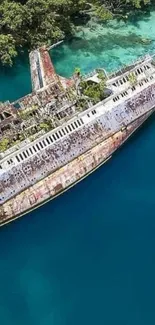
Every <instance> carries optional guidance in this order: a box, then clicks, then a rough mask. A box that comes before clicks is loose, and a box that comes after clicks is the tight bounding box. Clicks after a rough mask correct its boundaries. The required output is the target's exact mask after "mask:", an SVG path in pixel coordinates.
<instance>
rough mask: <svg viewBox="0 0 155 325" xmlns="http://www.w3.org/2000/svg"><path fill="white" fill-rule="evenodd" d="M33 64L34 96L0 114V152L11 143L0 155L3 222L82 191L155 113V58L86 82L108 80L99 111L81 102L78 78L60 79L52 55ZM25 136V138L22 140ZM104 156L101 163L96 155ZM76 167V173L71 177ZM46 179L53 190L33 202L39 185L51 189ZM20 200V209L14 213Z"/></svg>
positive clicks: (41, 53) (37, 55) (38, 54)
mask: <svg viewBox="0 0 155 325" xmlns="http://www.w3.org/2000/svg"><path fill="white" fill-rule="evenodd" d="M30 62H31V76H32V87H33V92H32V94H30V95H28V96H26V97H24V98H22V99H20V100H18V101H16V102H14V103H12V104H10V103H9V102H7V103H5V104H1V106H0V132H1V133H0V134H1V143H2V145H3V142H4V146H5V144H6V143H5V141H7V139H8V137H9V138H10V137H11V138H12V142H11V143H10V144H8V145H7V146H8V147H7V149H6V150H3V147H2V148H1V152H0V204H1V210H0V214H1V218H2V220H5V218H9V217H10V218H13V217H16V215H17V214H22V213H25V212H26V210H29V209H30V208H31V207H32V208H33V207H35V206H36V205H37V204H40V202H43V201H44V200H47V199H50V196H51V197H54V196H55V194H57V193H59V192H62V191H63V190H65V188H67V186H70V185H72V184H73V183H76V182H77V181H78V180H79V179H80V178H81V176H80V171H82V177H84V175H85V174H87V172H90V171H91V170H93V169H94V168H96V167H97V166H98V165H99V164H100V163H102V162H103V161H104V160H106V159H107V158H108V157H109V156H110V155H111V154H112V153H113V152H114V151H115V150H116V149H117V148H118V147H119V146H120V145H121V144H122V142H124V141H125V140H126V138H127V137H128V136H130V134H131V133H132V132H133V131H134V130H135V129H136V128H137V127H138V126H139V125H140V124H142V123H143V121H144V120H145V119H146V118H147V117H148V116H149V115H150V114H151V113H152V112H153V110H154V107H155V62H154V58H153V57H151V56H147V57H145V58H144V59H142V60H140V61H138V62H136V63H135V64H133V65H131V66H128V67H125V68H124V69H123V70H120V71H118V72H116V73H115V74H112V75H109V76H107V74H106V72H105V71H104V70H102V69H100V70H97V71H94V72H93V73H91V74H89V75H87V76H85V77H83V79H84V80H85V81H87V82H88V83H95V84H99V83H100V82H102V80H101V72H102V73H104V76H105V80H106V87H105V89H106V98H105V99H104V100H102V101H99V102H98V103H96V104H95V105H94V103H93V101H92V99H90V98H86V96H85V97H84V96H83V95H80V87H78V85H79V78H78V76H75V78H72V79H69V80H67V79H65V78H63V77H60V76H58V75H57V74H56V72H55V70H54V67H53V65H52V62H51V60H50V56H49V54H48V51H47V50H46V48H41V49H39V50H35V51H33V52H32V53H31V54H30ZM80 96H81V99H82V103H84V105H82V106H81V105H80V103H81V101H80ZM49 121H50V122H49ZM38 125H39V128H38ZM23 133H24V134H25V133H26V134H27V137H26V138H24V139H23V138H22V136H23ZM17 134H18V137H17ZM95 148H96V149H95ZM99 148H100V149H101V148H102V152H101V158H98V157H99V154H98V156H95V154H93V152H95V151H94V150H99ZM88 156H89V160H91V159H93V161H92V162H91V166H90V168H89V170H87V165H84V163H85V161H87V162H88ZM91 156H92V157H91ZM95 159H96V160H95ZM81 160H83V166H82V165H80V164H82V162H81ZM75 162H76V164H75ZM74 164H75V166H77V167H75V166H74V172H73V165H74ZM70 166H71V167H70ZM79 166H81V167H80V168H82V169H79ZM70 168H71V169H70ZM76 168H77V170H76ZM60 170H61V175H60V174H59V178H56V177H57V176H56V175H58V173H60V172H59V171H60ZM51 175H52V176H51ZM48 177H52V179H51V183H50V184H52V185H49V186H52V189H49V193H47V189H46V191H45V192H46V193H45V192H44V193H42V191H43V190H42V191H41V192H39V193H40V194H39V195H40V201H38V200H39V199H35V198H34V196H35V191H36V189H37V184H40V183H39V182H41V181H42V182H43V181H44V180H45V181H44V186H45V183H46V185H47V180H48ZM57 179H58V180H57ZM47 187H48V186H47ZM29 189H30V191H29V192H26V191H28V190H29ZM31 189H32V191H31ZM30 192H31V193H30ZM20 193H27V194H25V195H27V199H28V203H25V204H24V206H23V207H22V201H21V202H20V195H22V194H20ZM29 194H30V197H29ZM37 195H38V194H37ZM32 196H33V199H32ZM37 197H38V196H37ZM17 200H19V202H20V204H21V205H20V209H19V211H18V209H17V208H16V209H17V212H15V211H16V210H13V204H15V202H16V203H17ZM31 201H32V202H33V203H32V204H31ZM13 202H14V203H13ZM29 202H30V204H29ZM26 204H27V207H26ZM17 205H18V204H17ZM7 211H9V212H7ZM11 211H12V212H11ZM7 213H8V215H7Z"/></svg>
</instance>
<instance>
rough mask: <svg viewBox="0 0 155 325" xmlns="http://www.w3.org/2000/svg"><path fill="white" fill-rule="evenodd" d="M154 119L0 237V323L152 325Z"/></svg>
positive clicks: (154, 283) (154, 318)
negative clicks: (107, 158)
mask: <svg viewBox="0 0 155 325" xmlns="http://www.w3.org/2000/svg"><path fill="white" fill-rule="evenodd" d="M154 130H155V120H154V118H152V120H150V121H149V123H147V124H146V125H145V127H144V128H142V129H141V130H140V131H139V132H138V133H137V134H136V136H135V137H133V138H132V139H131V140H130V141H129V142H128V143H127V144H126V145H125V146H124V147H123V148H122V149H121V150H120V151H119V152H118V153H117V154H116V155H115V156H114V157H113V159H112V160H111V161H109V162H108V163H107V164H106V165H104V166H103V167H101V168H100V169H98V171H96V172H95V173H94V174H92V175H91V176H89V177H88V178H87V179H85V180H84V181H82V182H81V183H80V184H78V185H77V186H75V187H74V188H72V189H71V190H69V191H68V192H66V193H65V194H64V195H62V196H60V197H59V198H57V199H55V200H54V201H51V202H50V203H48V204H46V205H45V206H44V207H42V208H40V209H39V210H37V211H34V212H33V213H31V214H29V215H27V216H25V217H24V218H21V219H20V220H17V221H15V222H14V223H12V224H10V225H8V226H6V227H3V228H1V230H0V232H1V233H0V246H1V259H0V290H1V295H0V324H5V325H19V324H20V325H21V324H22V325H31V324H32V325H38V324H39V325H60V324H61V325H72V324H74V325H79V324H81V325H85V324H90V325H94V324H106V325H113V324H115V325H117V324H118V325H124V324H127V325H154V324H155V309H154V303H155V276H154V274H155V235H154V234H155V212H154V209H155V203H154V191H155V173H154V166H155V155H154V150H155V148H154V136H155V132H154Z"/></svg>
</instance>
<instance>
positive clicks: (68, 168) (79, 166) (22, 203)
mask: <svg viewBox="0 0 155 325" xmlns="http://www.w3.org/2000/svg"><path fill="white" fill-rule="evenodd" d="M153 112H154V109H152V110H151V111H150V112H148V113H146V114H144V115H143V116H141V117H140V118H138V119H137V120H135V121H134V122H132V123H131V124H129V125H128V126H127V127H124V128H122V129H121V130H120V131H119V132H117V133H115V134H114V135H112V136H111V137H109V138H107V139H106V140H104V141H103V142H101V143H99V144H98V145H96V146H95V147H93V148H92V149H91V150H89V151H87V152H85V153H84V154H82V155H81V156H79V157H78V158H76V159H74V160H72V161H71V162H70V163H68V164H67V165H65V166H63V167H62V168H60V169H59V170H57V171H55V172H54V173H52V174H51V175H49V176H48V177H46V178H44V179H43V180H41V181H39V182H38V183H36V184H34V185H33V186H31V187H29V188H28V189H26V190H24V191H23V192H21V193H20V194H18V195H16V196H15V197H13V198H12V199H10V200H8V201H7V202H6V203H4V204H3V205H2V206H1V207H0V226H2V225H4V224H7V223H9V222H11V221H13V220H15V219H17V218H19V217H21V216H23V215H25V214H27V213H28V212H30V211H32V210H34V209H36V208H38V207H39V206H41V205H43V204H45V203H46V202H48V201H50V200H52V199H54V198H55V197H56V196H58V195H60V194H62V193H63V192H64V191H66V190H67V189H69V188H70V187H72V186H74V185H75V184H77V183H78V182H79V181H81V180H82V179H84V178H85V177H86V176H88V175H89V174H90V173H92V172H93V171H95V170H96V169H97V168H99V167H100V166H101V165H102V164H104V163H105V162H106V161H107V160H108V159H109V158H111V156H112V154H113V153H114V152H115V151H116V150H117V149H118V148H119V147H120V146H121V145H122V144H123V143H124V142H125V141H126V140H127V139H128V138H129V137H130V136H131V135H132V134H133V133H134V132H135V131H136V130H137V129H138V128H139V127H140V126H141V125H142V124H143V123H144V122H145V121H146V120H147V119H148V117H149V116H150V115H151V114H152V113H153Z"/></svg>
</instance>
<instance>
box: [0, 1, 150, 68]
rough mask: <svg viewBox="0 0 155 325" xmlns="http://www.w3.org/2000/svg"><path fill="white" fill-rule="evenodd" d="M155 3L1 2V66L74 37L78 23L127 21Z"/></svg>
mask: <svg viewBox="0 0 155 325" xmlns="http://www.w3.org/2000/svg"><path fill="white" fill-rule="evenodd" d="M153 1H154V0H90V1H88V0H16V1H15V0H0V62H1V63H2V64H3V65H10V66H11V65H12V64H13V59H14V58H15V57H16V56H17V55H18V53H20V52H21V51H23V49H25V48H28V49H33V48H35V47H38V46H40V45H42V44H49V45H50V44H52V43H55V42H57V41H59V40H61V39H63V38H64V37H72V35H74V32H75V26H76V25H77V20H78V19H79V18H80V19H81V20H83V21H86V22H87V21H88V20H90V19H98V20H100V21H106V20H108V19H113V18H114V17H116V18H117V17H122V18H124V17H125V18H126V19H128V17H129V16H130V15H131V13H133V12H134V13H135V12H136V11H138V10H145V9H146V8H148V7H149V5H151V4H153Z"/></svg>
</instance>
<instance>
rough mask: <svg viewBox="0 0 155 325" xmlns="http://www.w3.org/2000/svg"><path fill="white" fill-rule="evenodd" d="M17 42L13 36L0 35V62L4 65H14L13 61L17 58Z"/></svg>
mask: <svg viewBox="0 0 155 325" xmlns="http://www.w3.org/2000/svg"><path fill="white" fill-rule="evenodd" d="M16 55H17V51H16V48H15V40H14V38H13V37H12V35H10V34H7V35H3V34H2V35H0V61H1V62H2V64H3V65H10V66H11V65H12V64H13V61H12V59H13V58H14V57H16Z"/></svg>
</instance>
